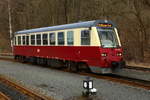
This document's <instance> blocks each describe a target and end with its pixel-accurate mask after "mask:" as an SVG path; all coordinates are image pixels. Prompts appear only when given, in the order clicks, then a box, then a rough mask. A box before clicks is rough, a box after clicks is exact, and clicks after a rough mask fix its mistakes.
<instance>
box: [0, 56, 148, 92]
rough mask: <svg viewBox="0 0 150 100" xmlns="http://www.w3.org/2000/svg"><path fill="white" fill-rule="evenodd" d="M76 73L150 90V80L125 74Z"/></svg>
mask: <svg viewBox="0 0 150 100" xmlns="http://www.w3.org/2000/svg"><path fill="white" fill-rule="evenodd" d="M1 59H3V60H10V61H14V62H18V61H16V60H13V59H10V58H1ZM28 64H31V63H28ZM40 66H41V65H40ZM138 70H139V69H138ZM60 71H64V72H69V73H72V72H70V71H67V70H60ZM76 74H79V75H84V76H90V77H94V78H98V79H105V80H109V81H112V82H117V83H121V84H127V85H130V86H133V87H140V88H144V89H147V90H150V81H145V80H140V79H135V78H130V77H125V76H119V75H115V74H111V75H102V74H94V73H85V72H78V73H76Z"/></svg>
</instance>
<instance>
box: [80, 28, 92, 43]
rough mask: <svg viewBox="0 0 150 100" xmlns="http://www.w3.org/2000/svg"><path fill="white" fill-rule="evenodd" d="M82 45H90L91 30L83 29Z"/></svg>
mask: <svg viewBox="0 0 150 100" xmlns="http://www.w3.org/2000/svg"><path fill="white" fill-rule="evenodd" d="M81 45H90V31H89V30H83V31H81Z"/></svg>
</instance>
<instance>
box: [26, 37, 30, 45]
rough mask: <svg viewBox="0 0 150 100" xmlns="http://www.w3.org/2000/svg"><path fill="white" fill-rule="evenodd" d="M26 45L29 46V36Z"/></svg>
mask: <svg viewBox="0 0 150 100" xmlns="http://www.w3.org/2000/svg"><path fill="white" fill-rule="evenodd" d="M26 45H29V36H26Z"/></svg>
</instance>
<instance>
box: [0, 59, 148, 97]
mask: <svg viewBox="0 0 150 100" xmlns="http://www.w3.org/2000/svg"><path fill="white" fill-rule="evenodd" d="M0 74H1V75H5V76H7V77H10V78H12V79H15V80H18V81H19V82H21V83H22V84H23V85H25V86H27V87H30V88H32V89H35V90H38V91H39V92H40V93H42V94H45V95H47V96H50V97H52V98H54V99H56V100H71V99H72V100H76V99H77V100H79V98H80V97H81V95H82V91H83V90H84V89H83V86H82V85H83V80H85V78H86V77H85V76H81V75H77V74H73V73H67V72H63V71H59V70H55V69H51V68H48V67H44V66H37V65H31V64H22V63H19V62H11V61H4V60H0ZM91 79H92V80H93V81H94V88H96V89H97V90H98V91H97V95H96V96H93V99H92V100H150V90H145V89H142V88H136V87H132V86H128V85H125V84H119V83H114V82H111V81H107V80H103V79H96V78H91Z"/></svg>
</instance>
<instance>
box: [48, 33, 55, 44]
mask: <svg viewBox="0 0 150 100" xmlns="http://www.w3.org/2000/svg"><path fill="white" fill-rule="evenodd" d="M49 39H50V45H55V33H50V35H49Z"/></svg>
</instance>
